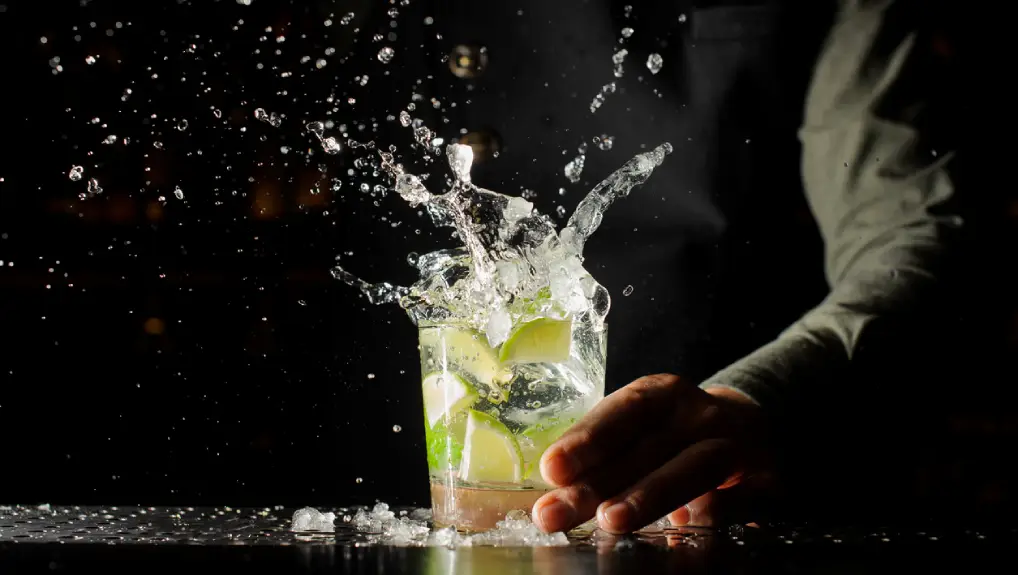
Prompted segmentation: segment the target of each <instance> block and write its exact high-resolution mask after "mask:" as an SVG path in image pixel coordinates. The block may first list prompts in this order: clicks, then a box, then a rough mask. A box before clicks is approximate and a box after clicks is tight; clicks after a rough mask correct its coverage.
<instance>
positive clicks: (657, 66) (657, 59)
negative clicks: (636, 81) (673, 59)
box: [647, 53, 665, 74]
mask: <svg viewBox="0 0 1018 575" xmlns="http://www.w3.org/2000/svg"><path fill="white" fill-rule="evenodd" d="M664 63H665V60H664V58H662V57H661V54H658V53H654V54H651V55H650V56H647V69H648V70H650V73H651V74H657V73H658V72H660V71H661V67H662V66H664Z"/></svg>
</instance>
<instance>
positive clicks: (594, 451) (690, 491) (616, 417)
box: [532, 374, 772, 533]
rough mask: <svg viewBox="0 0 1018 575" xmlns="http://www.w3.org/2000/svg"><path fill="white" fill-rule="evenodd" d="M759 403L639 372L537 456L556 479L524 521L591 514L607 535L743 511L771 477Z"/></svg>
mask: <svg viewBox="0 0 1018 575" xmlns="http://www.w3.org/2000/svg"><path fill="white" fill-rule="evenodd" d="M765 431H766V428H765V426H764V425H763V423H762V417H761V415H760V413H759V408H758V407H757V406H756V405H755V404H753V403H752V402H751V401H750V400H749V399H748V398H746V397H745V396H743V395H741V394H739V393H738V392H736V391H731V390H726V389H723V388H715V389H711V390H710V392H707V391H704V390H701V389H700V388H698V387H696V386H694V385H692V384H689V383H685V382H683V381H680V380H679V378H678V377H676V376H674V375H667V374H665V375H650V376H646V377H642V378H640V379H638V380H636V381H634V382H633V383H630V384H629V385H627V386H626V387H624V388H622V389H620V390H618V391H616V392H615V393H613V394H611V395H609V396H608V397H606V398H605V399H604V400H603V401H602V402H600V403H599V404H598V405H597V406H595V407H594V409H592V410H591V411H590V413H588V414H587V415H586V417H584V418H583V419H582V420H581V421H580V422H579V423H577V424H576V425H574V426H573V427H572V428H570V429H569V430H568V431H566V433H565V434H563V435H562V437H561V438H559V440H558V441H557V442H555V443H554V444H553V445H552V446H551V447H549V448H548V450H547V451H545V453H544V455H543V456H542V457H541V475H542V476H543V477H544V480H545V481H547V482H548V483H550V484H551V485H553V486H555V487H557V489H555V490H554V491H552V492H550V493H547V494H545V495H544V496H542V497H541V498H540V499H538V500H537V502H536V503H535V504H534V508H533V512H532V515H533V520H534V523H535V524H536V525H537V526H538V527H539V528H541V529H542V530H544V531H547V532H552V531H566V530H569V529H572V528H573V527H576V526H577V525H580V524H581V523H583V522H585V521H587V520H588V519H590V518H591V517H593V516H594V515H595V513H596V515H597V521H598V525H599V526H600V527H601V529H603V530H605V531H608V532H610V533H628V532H631V531H635V530H637V529H640V528H642V527H644V526H646V525H648V524H650V523H651V522H653V521H655V520H657V519H658V518H660V517H662V516H664V515H666V514H668V518H669V520H670V521H671V522H672V523H673V524H675V525H693V524H695V525H720V524H722V523H724V522H726V521H736V520H740V519H744V518H743V517H740V516H739V512H740V511H748V510H750V509H751V508H752V507H751V504H752V503H753V498H754V497H756V496H757V494H758V493H759V492H760V490H761V489H766V488H767V487H769V486H770V485H771V483H772V482H771V481H770V479H771V474H770V473H765V472H764V470H766V469H768V468H769V467H770V466H769V458H768V457H766V455H765V454H766V450H765V449H764V447H765V446H766V433H765Z"/></svg>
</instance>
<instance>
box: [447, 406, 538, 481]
mask: <svg viewBox="0 0 1018 575" xmlns="http://www.w3.org/2000/svg"><path fill="white" fill-rule="evenodd" d="M466 420H467V428H466V435H465V437H464V441H463V456H462V459H461V460H460V479H462V480H464V481H471V482H479V483H489V482H490V483H519V482H520V479H521V478H522V476H523V456H522V454H521V453H520V446H519V445H518V444H517V443H516V438H515V437H513V434H512V433H510V431H509V429H508V428H506V426H505V425H503V424H502V423H501V422H500V421H498V420H497V419H495V418H494V417H492V416H490V415H488V414H486V413H481V412H480V411H475V410H472V409H471V410H470V411H468V412H467V417H466Z"/></svg>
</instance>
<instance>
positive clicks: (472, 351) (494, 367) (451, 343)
mask: <svg viewBox="0 0 1018 575" xmlns="http://www.w3.org/2000/svg"><path fill="white" fill-rule="evenodd" d="M421 346H422V347H423V348H430V349H431V350H433V351H432V353H434V354H435V356H436V358H438V359H439V360H445V361H447V362H448V363H450V364H452V366H454V367H455V368H456V369H457V370H458V371H461V372H463V374H464V375H466V376H467V377H469V378H471V379H474V380H475V381H476V382H477V383H479V384H481V385H497V384H498V383H499V382H501V380H502V379H504V377H505V376H504V374H503V372H504V371H505V370H504V369H503V368H502V366H500V365H499V363H498V357H496V356H495V351H494V350H493V349H491V347H489V346H488V340H487V338H486V337H485V336H484V335H482V334H480V333H478V332H476V331H473V330H470V329H459V328H453V327H436V328H432V329H426V330H422V331H421Z"/></svg>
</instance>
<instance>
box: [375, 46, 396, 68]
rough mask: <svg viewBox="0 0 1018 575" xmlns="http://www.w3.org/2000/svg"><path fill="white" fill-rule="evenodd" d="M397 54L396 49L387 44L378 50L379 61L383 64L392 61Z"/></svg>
mask: <svg viewBox="0 0 1018 575" xmlns="http://www.w3.org/2000/svg"><path fill="white" fill-rule="evenodd" d="M395 56H396V51H395V50H393V49H392V48H390V47H389V46H386V47H384V48H382V49H381V50H379V51H378V61H379V62H381V63H383V64H388V63H389V62H392V59H393V57H395Z"/></svg>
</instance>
